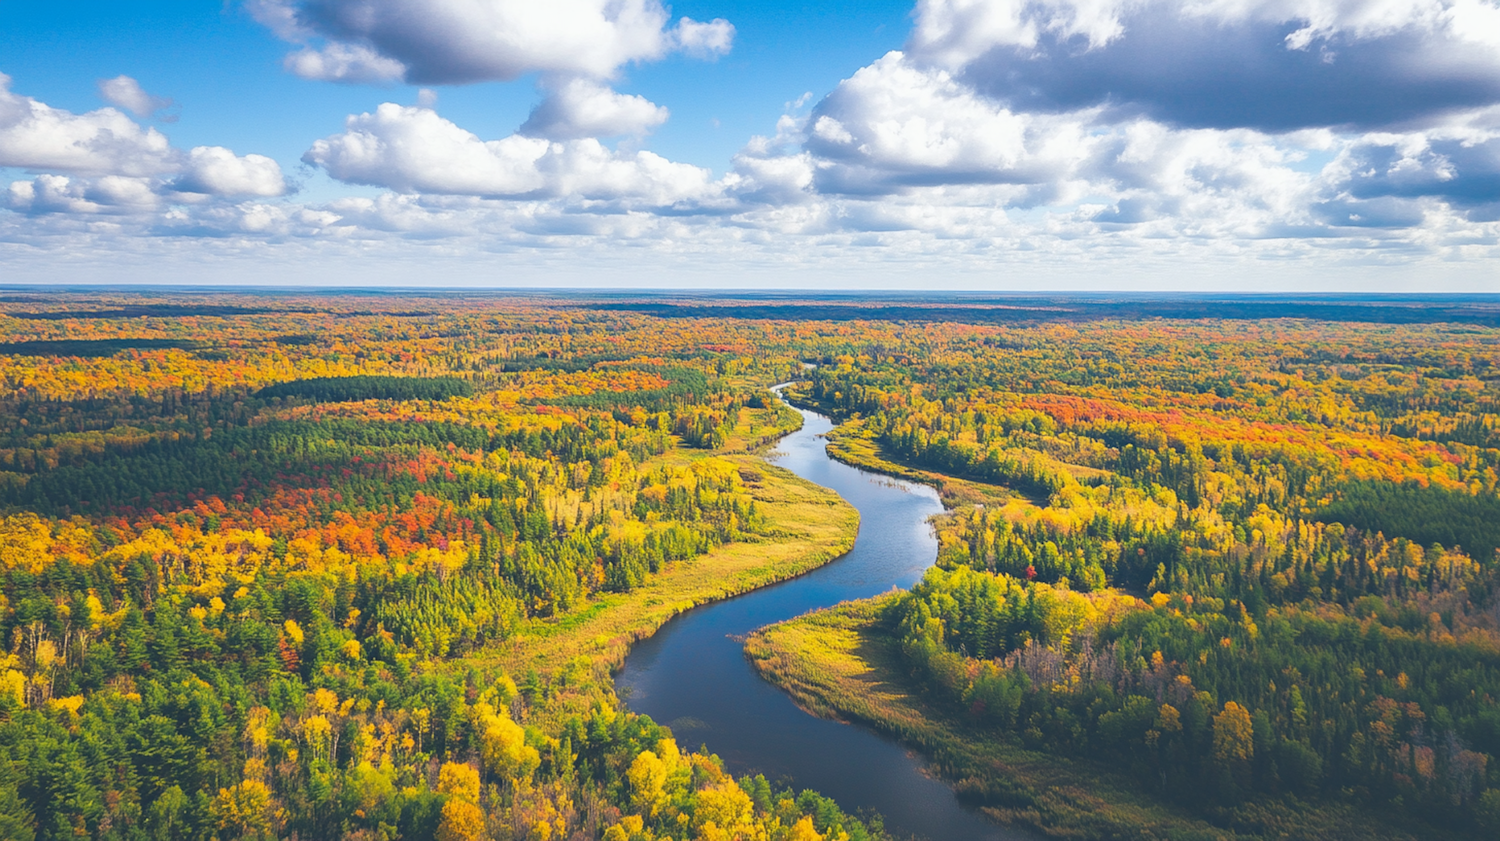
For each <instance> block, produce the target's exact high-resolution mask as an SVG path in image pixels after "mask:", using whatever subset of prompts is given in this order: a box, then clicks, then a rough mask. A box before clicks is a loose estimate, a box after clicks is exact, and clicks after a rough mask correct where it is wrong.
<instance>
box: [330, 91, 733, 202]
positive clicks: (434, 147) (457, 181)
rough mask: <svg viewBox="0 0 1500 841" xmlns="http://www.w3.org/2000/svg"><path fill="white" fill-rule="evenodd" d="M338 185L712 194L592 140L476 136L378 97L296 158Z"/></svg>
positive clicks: (690, 171)
mask: <svg viewBox="0 0 1500 841" xmlns="http://www.w3.org/2000/svg"><path fill="white" fill-rule="evenodd" d="M303 161H304V162H306V163H308V164H313V165H316V166H320V167H323V168H324V169H325V170H327V172H328V174H329V175H332V176H333V177H334V178H337V179H338V180H340V181H346V182H350V183H356V184H369V185H374V186H380V187H387V188H389V189H392V190H396V191H398V192H405V193H438V194H445V195H461V196H490V197H510V198H542V197H546V198H567V199H584V200H598V201H637V202H643V203H646V204H654V205H663V204H671V203H673V202H677V201H683V200H688V199H693V198H698V197H702V196H706V195H708V194H711V193H712V192H713V191H714V189H715V188H714V186H713V184H712V183H711V181H710V173H709V172H708V171H707V170H705V169H702V168H699V167H695V166H689V165H686V164H679V163H673V162H671V161H668V160H666V159H665V158H662V157H660V156H659V155H655V154H652V153H651V152H617V151H611V150H609V149H607V148H606V147H605V146H604V145H603V144H601V143H599V142H598V141H597V140H593V139H588V138H584V139H575V140H566V141H556V142H554V141H549V140H545V139H542V138H536V137H526V136H523V135H511V136H509V137H505V138H502V139H500V140H490V141H485V140H481V139H480V138H479V137H478V136H476V135H475V134H473V133H472V132H469V131H467V130H465V129H463V128H460V127H459V126H457V125H455V124H454V123H452V122H450V121H449V120H446V119H444V118H442V117H440V116H439V115H438V114H437V113H436V112H435V111H433V110H431V109H428V108H422V107H403V106H400V105H396V104H394V103H389V102H388V103H385V104H383V105H381V106H380V107H379V108H377V109H375V112H374V113H373V114H371V113H365V114H360V115H357V116H351V117H350V118H349V119H348V121H347V125H346V131H345V132H344V133H342V134H338V135H334V136H332V137H328V138H324V139H322V140H319V141H317V142H316V143H314V144H313V146H312V148H311V149H309V150H308V151H307V154H305V155H304V156H303Z"/></svg>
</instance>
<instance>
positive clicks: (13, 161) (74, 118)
mask: <svg viewBox="0 0 1500 841" xmlns="http://www.w3.org/2000/svg"><path fill="white" fill-rule="evenodd" d="M121 79H124V80H125V81H126V82H129V84H126V83H125V82H121ZM9 82H10V79H9V78H8V77H6V76H4V75H0V166H4V167H14V168H17V169H24V170H29V171H31V172H33V173H37V175H36V177H35V178H32V179H30V180H24V181H16V182H14V183H12V184H11V185H10V186H9V187H8V188H7V190H6V192H5V201H4V206H5V207H7V208H9V209H11V210H14V211H18V212H22V213H30V214H47V213H75V214H118V213H138V212H146V211H153V210H155V209H157V208H159V207H160V206H162V205H163V204H165V203H168V202H169V201H175V200H183V199H190V200H195V201H202V200H205V199H209V198H223V197H244V196H276V195H281V194H282V193H284V192H286V182H285V179H284V178H283V177H282V173H281V167H280V166H278V165H277V163H276V162H275V161H273V160H271V159H270V158H267V157H264V156H261V155H246V156H244V157H240V156H237V155H235V154H234V153H233V152H231V151H230V150H228V149H226V148H223V147H221V146H199V147H196V148H194V149H191V150H188V151H183V150H181V149H177V148H174V147H173V146H172V145H171V143H170V142H169V141H168V140H167V137H166V136H165V135H163V134H162V133H160V132H158V131H156V130H155V129H151V128H142V127H141V126H140V125H138V124H137V123H135V122H134V121H133V120H131V119H130V118H129V117H127V116H126V115H124V114H122V113H121V112H119V111H117V110H115V109H114V108H101V109H99V110H97V111H90V112H88V113H86V114H74V113H72V112H70V111H66V110H63V109H60V108H53V107H51V106H48V105H47V104H45V103H43V102H39V101H37V100H35V99H33V98H31V97H27V96H21V95H18V94H16V93H13V92H12V91H11V90H10V89H9ZM115 83H118V84H115ZM101 91H103V92H106V93H107V95H110V96H112V97H113V98H115V99H119V100H121V105H122V107H131V108H133V109H134V110H142V109H146V111H145V113H147V114H149V113H153V112H154V110H156V109H157V108H159V107H161V106H162V105H163V101H162V100H159V99H155V98H153V97H150V96H148V95H147V94H145V92H144V91H142V90H140V86H139V85H136V84H135V83H134V81H133V80H130V79H128V77H120V78H118V79H111V80H109V81H108V83H105V84H103V85H101ZM136 94H139V96H136ZM183 194H187V195H183Z"/></svg>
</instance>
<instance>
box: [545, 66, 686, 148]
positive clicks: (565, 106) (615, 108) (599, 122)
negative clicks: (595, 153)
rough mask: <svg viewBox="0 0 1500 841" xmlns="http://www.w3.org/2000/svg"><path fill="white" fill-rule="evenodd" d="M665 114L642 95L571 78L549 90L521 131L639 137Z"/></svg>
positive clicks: (564, 137)
mask: <svg viewBox="0 0 1500 841" xmlns="http://www.w3.org/2000/svg"><path fill="white" fill-rule="evenodd" d="M667 117H668V112H667V109H665V108H663V107H661V106H659V105H656V104H655V103H653V102H651V101H650V100H648V99H646V98H645V97H643V96H632V95H627V94H622V93H617V92H615V91H613V90H610V89H609V88H607V87H605V86H603V85H600V84H598V83H596V82H592V81H589V80H587V79H570V80H568V81H566V82H564V83H562V84H561V85H558V86H557V87H556V89H554V90H551V91H548V93H547V96H546V98H545V99H543V100H542V103H541V104H540V105H538V106H537V107H536V109H535V110H534V111H532V112H531V116H530V118H528V119H527V120H526V123H525V124H524V125H522V126H521V129H520V133H521V134H524V135H528V136H531V137H545V138H548V139H551V140H572V139H577V138H581V137H617V136H620V135H631V136H635V137H639V136H641V135H644V134H647V133H649V132H650V131H651V130H652V129H654V128H656V127H657V126H659V125H661V124H662V123H664V122H666V121H667Z"/></svg>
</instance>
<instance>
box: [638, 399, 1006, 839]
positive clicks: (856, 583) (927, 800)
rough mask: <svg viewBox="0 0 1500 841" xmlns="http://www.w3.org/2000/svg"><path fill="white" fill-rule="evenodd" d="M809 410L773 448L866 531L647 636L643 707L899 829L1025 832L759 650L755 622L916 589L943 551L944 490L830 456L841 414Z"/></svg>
mask: <svg viewBox="0 0 1500 841" xmlns="http://www.w3.org/2000/svg"><path fill="white" fill-rule="evenodd" d="M799 411H802V417H803V421H804V423H803V426H802V429H801V430H800V431H798V432H795V433H793V434H791V435H789V436H787V437H786V438H784V439H782V441H781V443H780V445H779V446H778V447H777V449H776V450H775V451H773V452H772V453H771V454H770V455H769V457H768V460H770V461H771V462H772V463H775V464H778V465H780V466H782V467H784V468H786V469H788V470H790V471H792V472H793V473H795V474H797V475H798V476H801V477H802V478H804V479H807V480H809V481H811V482H816V483H817V484H819V485H823V486H824V487H828V488H832V489H833V490H835V491H837V492H838V494H839V495H840V496H842V497H843V498H844V499H845V500H847V501H848V502H849V503H850V504H851V505H853V506H854V507H855V508H857V509H859V513H860V526H859V537H858V539H857V540H856V541H855V544H854V548H853V550H852V551H850V552H849V554H847V555H845V556H844V557H843V558H840V559H839V560H836V561H834V562H832V563H829V564H827V565H826V566H823V567H820V568H818V569H817V570H815V571H813V572H810V573H808V574H807V575H804V576H801V577H799V578H794V579H792V580H790V581H784V582H782V583H780V584H775V585H772V586H770V587H765V588H763V589H760V590H756V591H754V592H751V593H747V594H745V595H742V596H738V597H736V598H733V599H728V600H726V601H722V602H715V603H713V604H709V605H704V606H703V607H699V608H696V609H694V610H691V611H688V612H687V613H684V614H682V615H681V616H679V617H677V618H675V619H673V620H672V621H670V622H668V623H667V624H666V625H665V626H663V627H662V628H661V630H659V631H657V632H656V634H655V635H653V636H652V637H650V638H649V639H646V640H644V641H642V642H640V643H638V644H637V645H636V646H635V648H634V649H632V650H631V652H630V656H629V657H628V658H627V659H626V661H625V668H624V670H623V671H622V672H621V673H620V675H619V676H618V678H617V679H616V686H617V688H618V689H619V690H620V693H621V695H622V697H624V698H625V701H626V703H627V704H628V705H629V707H630V708H631V709H632V710H634V711H636V712H638V713H644V714H646V715H649V716H651V718H653V719H654V720H656V721H658V722H661V723H664V724H668V725H670V726H671V728H672V730H673V731H674V733H675V735H676V736H677V741H678V743H679V744H681V745H682V746H683V747H684V748H689V747H697V746H698V745H700V744H703V745H707V746H708V749H709V750H711V751H713V752H714V753H716V754H718V755H719V756H720V757H721V758H723V760H724V763H725V765H726V767H727V768H728V769H729V770H730V771H731V772H732V773H735V774H737V775H738V774H744V773H759V774H765V775H766V777H767V779H770V780H771V781H772V782H773V783H775V782H777V781H782V782H787V781H789V782H790V783H791V784H792V785H793V786H794V787H795V788H796V789H798V790H801V789H804V788H810V789H814V790H816V791H818V792H821V793H822V794H824V795H826V796H829V797H832V798H834V799H835V800H837V801H838V803H839V805H840V806H842V807H843V808H844V809H845V810H847V811H850V812H857V811H859V810H861V809H870V810H874V811H877V812H879V813H880V814H882V815H883V816H884V817H885V821H886V827H887V829H889V830H891V832H892V834H893V835H895V836H897V837H904V836H908V835H914V836H917V837H919V838H926V839H931V841H1020V839H1026V838H1030V836H1028V835H1025V834H1023V833H1020V832H1016V831H1013V830H1007V829H1005V828H1003V827H1000V826H998V825H996V824H993V823H991V822H989V821H986V820H985V819H984V818H982V817H981V816H980V815H979V814H978V813H977V812H975V811H973V810H971V809H968V808H966V807H964V806H962V805H961V804H960V803H959V802H958V799H957V798H956V797H955V796H954V794H953V791H952V790H951V789H949V788H948V787H947V786H946V785H944V784H943V783H941V782H939V781H938V780H936V779H934V778H933V777H931V776H929V775H928V774H927V773H925V771H924V763H923V761H922V760H921V758H920V757H918V756H916V755H914V754H912V753H911V752H909V751H908V750H907V749H906V748H903V747H902V746H901V745H900V744H898V743H897V742H895V741H894V740H892V739H889V738H886V737H884V736H882V735H879V734H877V733H875V732H873V731H871V730H867V729H865V728H864V727H860V726H853V725H848V724H840V723H838V722H834V721H828V720H826V719H821V718H817V717H815V716H812V715H809V714H807V713H805V712H803V711H802V710H801V709H799V708H798V707H797V705H796V704H794V703H792V700H791V698H790V697H789V696H788V695H786V694H785V693H783V692H782V691H781V690H779V689H777V688H776V687H774V686H772V685H771V684H769V683H766V682H765V681H764V680H762V679H761V678H760V677H759V675H758V674H757V673H756V672H755V670H754V669H753V668H752V667H751V666H750V664H749V662H748V661H747V660H746V658H745V655H744V651H743V643H742V641H741V640H742V638H743V636H744V635H745V634H748V633H749V632H751V631H753V630H755V629H757V628H760V627H763V626H765V625H770V624H772V623H775V622H780V621H782V620H785V619H790V618H792V617H794V616H799V615H801V614H803V613H806V612H808V611H810V610H815V609H818V608H824V607H830V606H832V605H835V604H838V603H839V602H841V601H846V600H849V599H860V598H866V597H869V596H873V595H877V594H879V593H883V592H886V591H888V590H890V589H891V588H893V587H901V588H906V587H910V586H911V585H912V584H914V583H916V582H917V581H918V580H919V579H920V578H921V577H922V573H923V571H925V570H926V569H927V568H928V567H929V566H931V565H932V564H933V562H934V561H935V560H936V558H937V539H936V537H935V536H934V535H933V533H932V528H931V526H930V525H929V524H928V522H927V520H928V518H929V517H931V516H932V515H934V514H937V513H939V512H940V511H942V504H941V503H940V502H939V500H938V496H937V493H936V492H935V491H933V490H932V489H931V488H929V487H926V486H923V485H917V484H912V483H908V482H899V481H894V480H892V479H890V478H888V477H885V476H880V475H877V474H873V473H868V472H866V471H863V470H858V469H856V468H853V467H850V466H848V465H846V464H842V463H840V462H837V461H834V460H833V459H831V458H829V457H828V454H827V452H826V448H825V442H824V440H823V437H822V436H823V435H824V433H826V432H828V431H829V430H831V429H832V428H833V423H832V422H831V421H830V420H829V419H828V418H827V417H824V416H823V415H820V414H817V413H816V412H809V411H804V410H799Z"/></svg>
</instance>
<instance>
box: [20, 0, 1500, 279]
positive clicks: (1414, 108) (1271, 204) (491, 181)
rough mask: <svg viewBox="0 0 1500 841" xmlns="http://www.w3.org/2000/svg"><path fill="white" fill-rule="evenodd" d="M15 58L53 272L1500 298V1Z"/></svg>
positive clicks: (47, 48)
mask: <svg viewBox="0 0 1500 841" xmlns="http://www.w3.org/2000/svg"><path fill="white" fill-rule="evenodd" d="M412 15H415V17H413V16H412ZM0 74H4V75H5V76H7V77H8V82H7V83H5V84H4V85H3V86H0V276H3V277H6V278H7V279H13V280H14V281H16V282H69V281H76V282H88V283H98V282H108V281H111V280H118V281H121V282H130V283H140V282H150V281H158V282H264V281H266V280H268V279H269V280H278V279H285V280H288V281H291V282H300V283H308V282H313V283H329V284H353V285H362V284H373V283H402V284H412V283H416V284H421V283H424V282H430V281H429V280H428V278H431V277H433V276H434V273H433V271H432V269H433V268H434V267H437V268H439V271H438V272H437V273H436V275H437V276H440V277H442V278H443V279H444V281H445V284H444V285H453V284H458V285H462V284H502V285H526V284H547V285H557V284H585V285H606V286H628V285H633V284H646V285H668V286H670V285H684V286H697V285H721V286H781V287H785V286H791V287H798V286H806V287H810V288H820V287H821V286H845V287H848V286H872V287H895V288H942V287H950V288H1038V287H1043V288H1051V287H1068V288H1111V287H1126V288H1177V289H1192V288H1235V289H1267V290H1271V289H1316V288H1325V289H1379V290H1386V291H1401V290H1413V291H1427V290H1431V289H1434V288H1450V289H1454V290H1466V291H1500V272H1496V271H1495V265H1496V264H1495V258H1496V257H1497V256H1500V248H1497V245H1500V222H1497V220H1500V9H1497V8H1496V2H1494V0H1368V2H1361V1H1360V0H1342V1H1341V2H1335V0H1309V1H1308V2H1296V3H1293V2H1290V0H1215V2H1212V3H1209V2H1203V3H1197V4H1184V3H1172V2H1165V0H1146V2H1124V0H1120V2H1115V0H1098V2H1083V0H921V2H920V3H919V4H916V5H914V4H913V3H911V2H866V3H857V4H856V3H848V2H840V3H767V2H760V3H749V2H714V0H693V2H683V3H674V4H671V5H670V6H665V5H662V4H660V3H658V2H656V0H623V2H613V3H608V2H605V0H554V1H553V2H549V3H547V4H536V3H532V2H529V0H477V2H458V0H400V2H398V0H248V1H247V2H240V0H229V2H225V3H223V4H222V5H220V4H214V3H204V2H195V3H189V2H155V3H150V4H119V3H96V2H81V3H73V4H57V3H42V2H35V0H0ZM122 77H125V78H122ZM108 80H113V81H109V83H108V85H104V83H105V82H106V81H108ZM168 101H170V104H168Z"/></svg>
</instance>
